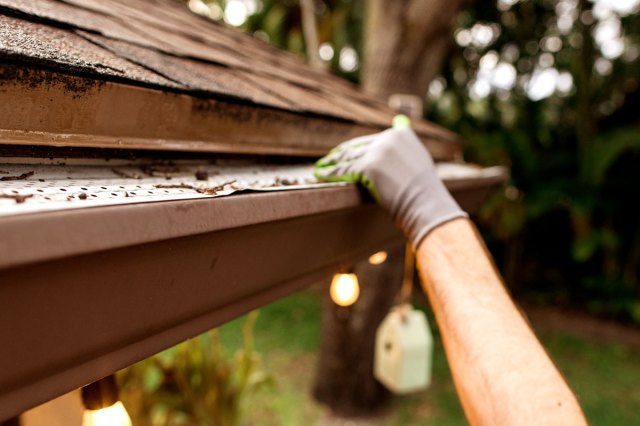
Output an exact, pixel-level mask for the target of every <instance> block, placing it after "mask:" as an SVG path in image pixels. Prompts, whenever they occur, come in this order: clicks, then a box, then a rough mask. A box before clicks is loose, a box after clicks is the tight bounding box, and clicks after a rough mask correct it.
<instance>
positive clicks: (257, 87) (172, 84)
mask: <svg viewBox="0 0 640 426" xmlns="http://www.w3.org/2000/svg"><path fill="white" fill-rule="evenodd" d="M2 64H6V65H21V68H20V70H19V71H15V70H14V71H13V72H10V71H8V68H7V67H4V68H0V80H2V81H0V85H5V86H6V85H7V84H8V83H7V82H8V81H10V80H11V79H12V78H13V79H15V78H16V77H20V80H21V81H22V84H25V80H26V81H28V82H29V84H30V85H31V87H32V86H34V85H36V83H37V84H42V81H43V80H45V82H46V80H47V79H46V78H44V77H43V76H42V75H41V73H35V72H30V73H29V74H25V73H26V72H27V70H31V69H33V70H37V71H40V72H42V71H43V70H46V71H51V72H53V73H55V74H56V75H59V74H60V73H61V74H62V75H63V76H64V77H63V78H62V79H63V81H64V82H66V83H67V85H66V86H67V87H66V89H67V93H68V92H69V91H71V92H75V94H76V96H79V97H86V96H90V95H91V93H89V92H90V90H88V87H87V85H88V83H87V81H84V83H83V84H80V83H78V81H76V80H74V79H72V78H71V77H70V75H73V76H74V77H75V78H86V79H88V80H89V82H94V83H96V82H109V83H123V84H125V85H127V86H128V87H131V86H138V87H143V88H148V89H154V90H156V91H162V92H164V93H180V94H186V95H188V96H191V97H195V98H199V99H211V100H217V101H223V102H225V103H228V104H232V105H233V104H234V105H244V106H249V107H251V108H254V109H260V108H266V109H268V110H272V111H279V112H281V113H289V114H295V116H297V117H298V119H302V118H303V117H305V118H309V117H314V118H323V119H325V121H327V122H328V123H331V125H333V126H336V127H339V126H340V125H343V126H344V125H345V124H348V125H350V128H351V133H354V134H349V132H346V131H345V132H342V133H336V134H335V135H332V134H330V133H329V134H328V135H327V134H325V132H322V131H318V130H317V128H316V129H309V131H315V136H316V137H317V138H318V140H319V139H321V138H322V139H323V140H324V142H322V144H320V145H319V146H318V149H317V150H316V152H314V154H317V153H319V152H321V151H323V150H326V148H327V147H328V146H330V145H335V144H336V143H338V142H340V141H341V138H344V137H346V136H353V135H355V134H362V133H365V132H371V131H375V130H377V129H382V128H386V127H388V126H389V123H390V121H391V118H392V116H393V111H391V110H390V109H389V108H388V107H387V106H386V105H385V104H384V103H383V102H380V101H378V100H376V99H375V98H373V97H370V96H367V95H364V94H363V93H361V92H359V91H358V90H357V89H356V88H355V87H354V86H353V85H351V84H350V83H348V82H346V81H344V80H342V79H340V78H338V77H336V76H332V75H330V74H328V73H326V72H323V71H318V70H314V69H311V68H310V67H308V66H307V65H306V64H305V63H304V62H303V61H302V60H301V59H299V58H297V57H295V56H293V55H291V54H288V53H285V52H281V51H279V50H277V49H275V48H273V47H271V46H269V45H268V44H267V43H265V42H263V41H262V40H259V39H256V38H253V37H252V36H250V35H248V34H245V33H241V32H240V31H238V30H235V29H232V28H228V27H226V26H224V25H223V24H220V23H217V22H214V21H211V20H208V19H205V18H203V17H201V16H199V15H196V14H194V13H192V12H190V11H189V9H188V8H187V6H186V5H185V4H184V3H182V2H178V1H176V0H137V1H134V2H131V1H125V0H101V1H98V0H31V1H28V2H25V1H21V0H0V65H2ZM24 66H27V67H28V68H27V69H25V68H24ZM3 69H4V71H3ZM16 73H17V74H18V75H17V76H16ZM49 78H50V76H49ZM72 80H73V81H72ZM32 88H33V87H32ZM0 96H1V95H0ZM220 109H221V108H217V112H220ZM223 109H226V107H225V108H223ZM197 113H198V111H197V108H192V110H191V111H185V112H179V114H181V116H183V118H186V117H187V116H192V115H195V114H197ZM290 121H291V120H290ZM9 124H11V123H9ZM288 125H289V124H287V123H286V122H284V121H282V122H281V123H280V126H281V127H283V128H284V127H287V126H288ZM356 125H359V126H360V127H357V126H356ZM11 126H13V127H18V125H17V124H15V123H14V124H12V125H11ZM11 126H9V125H4V126H3V125H2V123H1V122H0V128H8V127H11ZM326 127H327V126H326V125H325V128H326ZM347 127H349V126H347ZM415 129H416V131H417V133H418V134H419V135H420V136H421V137H422V138H423V139H425V141H427V142H428V143H430V144H431V146H430V148H432V151H435V154H434V155H435V156H436V157H440V156H442V157H451V156H452V152H453V150H454V149H455V148H454V147H455V144H454V143H452V142H454V141H455V140H456V136H455V135H454V134H453V133H451V132H449V131H448V130H445V129H443V128H440V127H438V126H436V125H433V124H430V123H427V122H424V121H419V122H417V123H416V124H415ZM19 130H33V129H19ZM46 130H47V129H44V131H46ZM82 131H83V132H89V133H91V132H90V130H82ZM53 133H55V129H54V131H53ZM181 134H184V132H181ZM0 136H1V135H0ZM124 136H127V135H126V134H125V135H124ZM162 136H163V135H162V134H154V135H151V139H153V138H155V139H160V138H163V137H162ZM326 136H329V137H328V138H327V137H326ZM306 137H310V136H309V135H306ZM164 139H169V138H167V137H165V138H164ZM195 139H197V138H195ZM227 139H229V138H227ZM327 139H328V141H327ZM0 140H1V138H0ZM192 140H193V138H192ZM13 142H15V140H14V141H13ZM124 142H125V143H126V140H125V141H124ZM205 142H206V141H205ZM280 143H281V144H285V145H286V143H287V142H286V138H283V141H282V142H280ZM276 144H277V143H276ZM89 145H92V144H89ZM293 145H295V144H293ZM436 145H437V146H438V147H439V148H438V147H436ZM185 146H186V145H185ZM443 146H446V149H445V148H443ZM143 148H145V147H143ZM187 149H188V147H187ZM213 150H215V149H213ZM227 151H229V149H227ZM231 151H232V149H231ZM293 151H295V150H293ZM293 151H292V152H291V153H292V154H295V152H293ZM445 152H446V155H445ZM307 154H311V151H309V152H307Z"/></svg>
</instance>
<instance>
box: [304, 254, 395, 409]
mask: <svg viewBox="0 0 640 426" xmlns="http://www.w3.org/2000/svg"><path fill="white" fill-rule="evenodd" d="M403 251H404V247H402V246H399V247H396V248H394V249H392V250H389V251H388V257H387V261H386V262H385V263H383V264H381V265H370V264H369V263H368V262H367V261H362V262H359V263H358V264H356V266H355V268H354V272H355V273H356V274H357V275H358V279H359V281H360V298H359V299H358V301H357V302H356V303H355V304H354V305H352V306H350V307H346V308H344V307H340V306H338V305H336V304H334V303H333V302H332V301H331V299H330V297H329V292H328V291H327V292H326V294H327V296H326V297H325V300H324V305H323V318H322V345H321V349H320V358H319V365H318V370H317V377H316V383H315V386H314V390H313V394H314V397H315V398H316V399H317V400H318V401H320V402H322V403H325V404H327V405H328V406H329V407H330V408H331V410H332V411H333V412H334V413H335V414H337V415H341V416H345V417H353V416H363V415H371V414H373V412H375V411H376V410H378V409H380V408H381V407H383V406H384V403H385V402H386V401H387V400H388V397H389V392H388V391H387V390H386V389H385V388H384V387H383V386H382V385H381V384H380V383H378V381H377V380H375V379H374V377H373V351H374V343H375V334H376V330H377V328H378V325H379V324H380V323H381V322H382V319H383V318H384V316H385V315H386V314H387V312H389V309H390V308H391V305H392V304H393V302H394V301H395V298H396V296H397V295H398V292H399V290H400V286H401V283H402V271H403V259H404V256H403Z"/></svg>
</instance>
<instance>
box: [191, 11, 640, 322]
mask: <svg viewBox="0 0 640 426" xmlns="http://www.w3.org/2000/svg"><path fill="white" fill-rule="evenodd" d="M376 3H382V4H384V3H386V4H387V5H386V7H387V9H388V11H389V14H388V16H389V17H391V16H393V11H394V10H395V9H394V7H392V5H390V4H389V3H390V2H376V1H375V0H369V1H365V0H314V2H313V4H314V6H315V17H316V20H317V28H318V43H319V46H318V56H319V57H320V58H321V60H322V61H324V63H325V64H326V67H327V68H328V69H330V70H331V71H332V72H334V73H336V74H339V75H341V76H343V77H345V78H347V79H349V80H351V81H353V82H355V83H360V82H361V81H362V82H364V83H365V87H367V84H368V83H367V82H368V81H369V79H370V78H371V77H370V76H369V75H367V74H366V72H367V71H368V70H367V69H365V70H364V71H365V72H364V73H363V72H362V71H363V70H362V68H363V67H362V64H363V60H362V57H363V52H364V50H365V49H364V43H363V40H364V37H365V32H367V33H368V34H369V36H371V34H372V32H371V30H368V31H365V25H364V23H363V18H364V16H365V10H366V5H367V4H373V5H374V6H375V4H376ZM394 3H397V2H394ZM429 3H437V2H429V1H424V2H423V4H429ZM450 3H451V4H450V8H451V10H455V8H456V7H457V6H459V4H458V2H450ZM639 3H640V2H639V1H638V0H497V1H496V2H492V3H488V2H466V3H462V7H463V11H462V12H461V13H459V14H458V17H457V27H456V28H455V29H454V30H453V31H449V32H448V33H446V30H445V36H446V37H448V40H449V41H448V42H440V43H438V44H437V45H433V46H431V48H430V49H429V50H428V51H430V52H432V54H433V55H436V56H441V57H442V58H444V61H443V64H442V68H441V70H440V71H439V72H437V73H436V72H434V70H436V69H437V68H438V65H437V64H438V62H439V61H437V60H436V61H434V62H435V64H436V65H435V66H434V65H431V66H429V67H426V66H425V68H424V69H423V70H422V73H421V75H417V76H415V79H414V80H415V81H416V82H418V81H426V82H427V83H428V82H429V80H431V78H432V77H433V76H435V78H434V79H433V80H431V82H430V84H429V86H428V90H426V91H425V92H426V93H423V95H424V99H425V106H426V108H425V111H426V116H427V118H429V119H431V120H433V121H435V122H438V123H441V124H442V125H444V126H446V127H448V128H450V129H452V130H454V131H456V132H458V133H459V134H461V135H462V136H463V138H464V140H465V141H466V145H465V153H466V158H467V160H468V161H472V162H476V163H479V164H482V165H496V164H502V165H507V166H509V167H510V169H511V172H512V178H511V181H510V184H509V185H508V186H507V187H506V189H505V190H504V191H503V192H500V193H497V194H495V195H494V196H493V197H492V198H491V199H490V200H489V202H488V203H487V205H486V206H485V208H484V209H483V210H482V212H481V214H480V215H479V218H478V220H479V222H480V224H481V226H482V229H483V232H484V234H485V236H486V238H487V240H488V242H489V246H490V248H491V250H492V252H493V254H494V256H495V257H496V260H497V262H498V265H499V267H500V268H501V269H502V272H503V273H504V275H505V277H506V280H507V282H508V283H509V285H510V286H511V287H512V289H513V290H514V291H515V292H516V293H517V294H519V295H520V296H522V297H528V298H530V299H531V298H533V299H534V300H536V301H539V302H553V303H558V304H565V305H569V306H573V307H578V308H581V309H586V310H588V311H590V312H592V313H597V314H603V315H607V316H614V317H616V318H618V319H623V320H628V321H635V322H640V284H639V282H638V264H639V260H640V221H639V219H638V217H639V215H638V214H637V213H636V212H635V202H634V201H635V199H636V198H637V197H638V195H640V187H639V186H638V185H637V184H636V183H637V182H639V181H640V179H639V177H640V176H639V174H640V172H639V171H638V167H636V166H635V165H636V164H637V163H638V160H639V159H640V137H638V127H639V122H638V121H639V118H638V114H637V111H638V107H639V106H640V105H639V103H640V90H639V83H638V76H640V72H639V71H640V69H639V68H640V65H639V62H638V60H637V59H638V56H639V54H640V17H639V16H638V14H637V12H638V7H639ZM190 5H191V6H192V9H194V8H197V7H200V9H201V11H203V12H204V11H205V9H206V12H204V13H207V14H209V16H210V17H212V18H213V19H218V20H225V21H226V22H227V23H228V24H231V25H234V26H240V27H243V28H244V29H246V30H247V31H250V32H252V33H253V34H254V35H255V36H256V37H259V38H262V39H264V40H266V41H268V42H269V43H271V44H273V45H275V46H277V47H280V48H284V49H287V50H289V51H291V52H293V53H296V54H299V55H303V54H304V52H305V39H304V36H303V29H302V21H301V13H300V6H299V2H298V1H297V0H214V1H210V2H209V3H207V4H206V6H204V7H203V5H205V4H204V3H202V1H200V0H191V1H190ZM195 5H200V6H195ZM377 7H380V5H378V6H377ZM382 7H383V8H384V6H382ZM418 12H420V13H425V12H424V11H421V10H419V9H416V10H415V11H414V13H418ZM433 13H434V15H431V18H432V16H440V15H441V13H440V15H438V13H439V12H438V9H437V8H435V9H434V11H433ZM431 18H430V16H429V15H427V16H423V17H421V18H420V19H418V17H415V16H414V20H415V21H416V22H418V24H416V25H417V26H416V28H414V29H413V30H412V31H413V33H412V34H416V33H417V34H420V33H421V32H424V31H425V28H423V27H420V26H419V22H423V23H425V25H426V23H429V22H432V21H429V19H431ZM383 19H384V18H383ZM444 28H446V26H445V27H444ZM441 30H442V29H441ZM374 36H375V34H374ZM384 47H385V46H384V45H383V44H382V43H381V45H380V49H381V51H380V52H377V53H376V51H375V50H370V51H367V54H368V57H373V56H374V55H376V54H377V55H379V57H382V58H383V59H384V57H385V55H389V52H387V51H386V50H385V49H384ZM396 53H397V62H398V66H399V67H401V66H402V63H401V62H402V53H403V52H396ZM375 59H376V58H373V61H375ZM436 75H437V76H436ZM379 86H380V85H378V87H379ZM398 87H400V88H401V89H402V88H403V86H402V85H401V84H400V85H398ZM370 90H371V91H373V92H374V93H376V90H375V89H371V88H370ZM394 90H396V89H394ZM405 90H417V89H415V88H413V86H412V87H411V88H405ZM378 94H380V93H378ZM386 94H388V92H385V93H383V95H386Z"/></svg>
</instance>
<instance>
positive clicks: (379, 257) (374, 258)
mask: <svg viewBox="0 0 640 426" xmlns="http://www.w3.org/2000/svg"><path fill="white" fill-rule="evenodd" d="M385 260H387V252H386V251H379V252H377V253H373V254H372V255H371V256H369V263H370V264H372V265H380V264H381V263H384V261H385Z"/></svg>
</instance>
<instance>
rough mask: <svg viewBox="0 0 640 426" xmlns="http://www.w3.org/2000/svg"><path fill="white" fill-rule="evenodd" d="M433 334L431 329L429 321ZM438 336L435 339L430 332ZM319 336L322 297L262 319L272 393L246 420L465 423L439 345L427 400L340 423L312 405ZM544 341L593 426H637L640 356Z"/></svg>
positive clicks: (259, 338) (564, 339) (411, 399)
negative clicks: (271, 380)
mask: <svg viewBox="0 0 640 426" xmlns="http://www.w3.org/2000/svg"><path fill="white" fill-rule="evenodd" d="M242 323H243V318H239V319H237V320H235V321H232V322H230V323H228V324H225V325H224V326H222V327H221V328H220V332H221V336H222V340H223V344H224V346H225V348H226V350H227V351H229V353H232V352H234V351H235V348H238V347H239V346H241V344H242V340H241V327H242ZM432 326H433V321H432ZM435 333H436V335H437V331H436V332H435ZM319 336H320V297H319V295H318V294H317V293H316V292H314V291H311V290H309V291H305V292H301V293H297V294H294V295H292V296H289V297H287V298H285V299H282V300H280V301H278V302H276V303H274V304H272V305H269V306H267V307H265V308H263V309H261V311H260V316H259V317H258V320H257V323H256V328H255V344H256V349H257V350H258V352H260V354H261V356H262V359H263V362H264V368H265V369H266V370H267V371H268V372H270V373H271V374H273V376H274V377H275V382H276V384H275V386H274V387H272V388H268V389H263V390H261V391H260V392H258V393H257V394H255V395H254V396H253V397H252V398H251V400H250V401H248V404H247V420H248V421H249V424H255V425H278V426H279V425H284V426H287V425H291V426H294V425H295V426H298V425H303V424H305V425H307V424H309V425H323V426H324V425H327V426H329V425H339V424H344V425H347V424H348V425H350V426H355V425H366V426H378V425H380V426H395V425H397V426H400V425H443V426H446V425H463V424H465V423H466V422H465V419H464V416H463V414H462V409H461V408H460V404H459V402H458V400H457V397H456V394H455V389H454V386H453V383H452V381H451V374H450V372H449V369H448V366H447V363H446V360H445V357H444V352H443V348H442V344H441V341H440V339H439V338H437V337H436V345H435V355H434V357H435V359H434V372H433V384H432V386H431V388H430V389H429V390H427V391H425V392H422V393H419V394H416V395H411V396H403V397H396V398H395V399H394V400H393V401H392V404H391V406H390V407H389V409H388V411H387V414H386V415H384V416H382V417H379V418H376V419H363V420H360V421H357V422H342V421H338V420H336V419H331V418H330V416H329V415H328V413H327V412H326V410H325V409H324V408H323V407H322V406H320V405H318V404H316V403H315V402H314V401H313V400H312V399H311V398H310V389H311V385H312V383H313V379H314V373H315V368H316V361H317V358H316V349H317V347H318V345H319ZM541 338H542V341H543V343H544V345H545V347H546V348H547V349H548V351H549V352H550V353H551V355H552V357H553V359H554V360H555V361H556V363H557V365H558V367H559V368H560V370H561V371H562V372H563V374H564V375H565V377H566V378H567V380H568V382H569V384H570V385H571V387H572V388H573V389H574V391H575V392H576V393H577V395H578V398H579V400H580V402H581V404H582V406H583V408H584V410H585V412H586V415H587V417H588V419H589V421H590V423H591V424H592V425H632V424H640V417H639V415H640V414H639V413H640V386H639V384H640V353H638V352H637V351H634V350H631V349H628V348H626V347H624V346H622V345H611V344H607V345H602V344H598V342H592V341H587V340H585V339H582V338H577V337H574V336H571V335H567V334H566V333H559V332H545V333H544V334H542V335H541Z"/></svg>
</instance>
